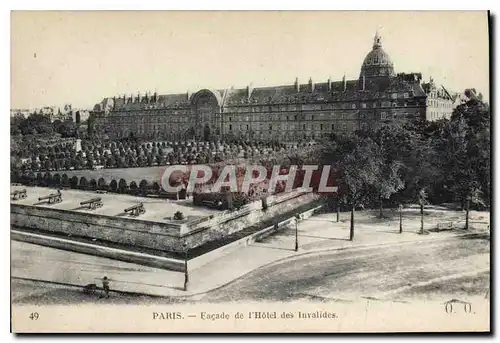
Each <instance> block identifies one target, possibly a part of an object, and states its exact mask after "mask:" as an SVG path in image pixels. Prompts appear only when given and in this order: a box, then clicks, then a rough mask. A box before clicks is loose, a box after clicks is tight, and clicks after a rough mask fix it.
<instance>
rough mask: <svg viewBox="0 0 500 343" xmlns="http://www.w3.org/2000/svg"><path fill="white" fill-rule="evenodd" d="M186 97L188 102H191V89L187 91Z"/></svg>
mask: <svg viewBox="0 0 500 343" xmlns="http://www.w3.org/2000/svg"><path fill="white" fill-rule="evenodd" d="M186 97H187V100H189V98H191V92H190V91H189V89H188V90H187V91H186Z"/></svg>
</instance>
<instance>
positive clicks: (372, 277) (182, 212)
mask: <svg viewBox="0 0 500 343" xmlns="http://www.w3.org/2000/svg"><path fill="white" fill-rule="evenodd" d="M489 23H490V17H489V13H488V12H487V11H475V12H472V11H471V12H466V11H454V12H452V11H443V12H375V11H374V12H368V11H367V12H339V11H323V12H322V11H315V12H306V11H304V12H300V11H268V12H258V11H255V12H252V11H247V12H244V11H233V12H224V11H217V12H216V11H213V12H210V11H205V12H201V11H200V12H197V11H177V12H174V11H150V12H141V11H127V12H120V11H81V12H79V11H71V12H65V11H36V12H30V11H13V12H12V13H11V110H10V135H11V136H10V151H11V155H10V240H11V245H10V247H11V316H12V328H11V330H12V332H15V333H57V332H92V333H102V332H125V333H174V332H176V333H194V332H218V333H220V332H223V333H246V332H258V333H268V332H293V333H299V332H309V333H324V332H329V333H366V332H373V333H385V332H389V333H396V332H405V333H406V332H489V331H490V284H491V270H490V267H491V265H490V256H491V251H490V230H491V227H490V210H491V204H492V201H491V199H492V189H491V168H492V166H491V126H490V124H491V113H490V101H491V96H492V95H491V94H490V82H489V80H490V69H489V65H490V61H489V55H490V51H489V46H490V44H489V28H490V25H489Z"/></svg>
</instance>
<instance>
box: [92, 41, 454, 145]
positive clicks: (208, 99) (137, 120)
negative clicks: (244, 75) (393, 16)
mask: <svg viewBox="0 0 500 343" xmlns="http://www.w3.org/2000/svg"><path fill="white" fill-rule="evenodd" d="M421 80H422V75H421V74H420V73H409V74H405V73H399V74H395V72H394V65H393V63H392V62H391V59H390V57H389V55H388V54H387V53H386V52H385V50H384V49H383V48H382V37H381V36H380V35H379V34H378V33H376V34H375V37H374V41H373V46H372V50H371V51H370V52H369V53H368V54H367V55H366V57H365V59H364V61H363V64H362V66H361V72H360V75H359V78H358V79H355V80H346V79H345V77H344V78H343V79H342V80H341V81H334V82H332V81H331V80H330V79H328V81H327V82H319V83H316V82H314V81H313V80H312V79H309V82H308V83H306V84H301V83H299V80H298V79H296V80H295V82H294V83H293V84H289V85H282V86H276V87H260V88H254V87H253V86H251V85H249V86H248V87H246V88H244V89H234V88H229V89H222V90H210V89H202V90H200V91H198V92H196V93H194V94H190V93H189V92H187V93H185V94H168V95H157V94H156V93H155V94H154V95H152V96H151V95H148V94H146V96H141V95H140V94H138V95H137V96H133V95H132V96H130V97H126V96H123V97H114V98H105V99H104V100H103V101H101V102H100V103H99V104H96V106H95V107H94V111H92V115H93V116H94V117H95V118H96V124H95V125H96V127H95V129H96V131H97V132H99V133H107V134H108V137H110V138H120V137H126V136H128V135H130V134H131V133H132V134H134V135H137V136H143V137H147V138H161V139H167V140H172V141H177V140H184V139H200V140H211V139H214V138H215V139H220V138H222V139H230V138H244V139H255V140H263V141H270V140H278V141H293V140H297V139H300V140H310V139H318V138H320V137H328V136H331V135H332V134H340V133H348V132H352V131H355V130H360V129H365V128H366V129H368V128H374V127H376V126H378V125H380V124H381V123H385V122H391V121H405V120H411V119H414V118H419V119H429V120H430V119H431V118H434V117H438V116H449V113H450V110H451V106H449V104H448V102H446V101H445V100H444V99H445V98H446V97H445V96H444V95H443V94H441V93H442V92H437V91H436V90H435V86H434V85H433V84H432V87H434V88H432V87H427V86H426V87H423V86H424V85H423V84H422V82H421ZM434 95H435V96H434ZM427 98H430V101H426V99H427ZM428 107H431V108H432V109H428ZM436 113H438V114H436ZM208 138H210V139H208Z"/></svg>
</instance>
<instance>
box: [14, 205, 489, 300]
mask: <svg viewBox="0 0 500 343" xmlns="http://www.w3.org/2000/svg"><path fill="white" fill-rule="evenodd" d="M426 213H428V214H427V215H426V217H425V228H426V229H430V228H433V227H435V226H436V223H437V222H438V221H448V220H453V221H457V220H460V219H461V218H462V217H463V215H462V213H461V212H456V211H447V210H439V209H435V210H427V211H426ZM376 214H377V212H376V211H363V212H356V217H355V235H354V240H353V241H349V240H348V238H349V218H350V213H348V212H343V213H341V215H340V222H338V223H337V222H336V221H335V219H336V214H335V213H329V214H320V215H317V216H314V217H311V218H309V219H306V220H303V221H301V222H299V224H298V239H299V251H298V252H295V251H294V246H295V227H294V226H292V227H290V228H287V229H284V230H283V231H280V232H278V233H276V234H274V235H272V236H270V237H267V238H266V239H264V240H263V241H261V242H255V243H252V244H251V245H248V246H241V248H240V249H238V250H236V251H232V252H229V253H227V254H225V255H223V256H221V257H220V258H219V259H217V260H216V261H213V262H210V263H208V264H206V265H204V266H202V267H200V268H198V269H195V270H189V284H188V290H187V291H184V290H183V285H184V274H183V273H181V272H174V271H167V270H161V269H156V268H151V267H146V266H139V265H136V264H132V263H126V262H121V261H114V260H110V259H107V258H102V257H96V256H89V255H83V254H76V253H73V252H67V251H61V250H56V249H52V248H48V247H37V251H36V252H29V251H28V250H30V249H31V250H33V249H32V247H30V245H29V244H27V243H21V242H13V243H14V244H13V245H12V250H13V258H12V259H13V260H12V276H13V277H21V278H30V279H39V280H45V281H53V282H60V283H66V284H71V285H80V286H81V285H85V284H88V283H98V284H99V280H98V279H97V278H99V277H102V276H103V275H107V276H108V278H110V279H111V280H112V282H111V288H112V290H117V291H124V292H134V293H143V294H148V295H156V296H172V297H185V296H190V297H191V296H194V297H195V298H196V296H200V297H201V296H202V295H203V294H204V293H206V292H208V291H210V290H213V289H216V288H219V287H221V286H224V285H226V284H228V283H230V282H232V281H234V280H235V279H237V278H239V277H242V276H244V275H245V274H247V273H249V272H251V271H253V270H256V269H258V268H260V267H263V266H265V265H268V264H271V263H279V261H280V260H285V259H289V258H294V257H298V256H300V255H303V254H314V253H319V252H322V251H333V250H336V249H348V248H350V249H363V248H364V247H370V246H371V247H373V246H374V245H375V246H377V245H380V246H381V248H382V246H383V245H385V244H404V243H406V244H413V243H417V242H422V243H425V241H426V240H436V239H447V238H451V237H454V236H456V235H458V234H465V233H473V232H477V231H478V230H479V231H486V230H487V225H479V224H478V225H477V228H476V227H474V224H473V229H472V230H469V231H464V230H452V231H451V230H450V231H441V232H431V233H429V234H426V235H419V234H417V231H418V230H419V228H420V217H419V214H418V209H406V210H405V211H404V215H403V230H404V232H403V233H402V234H399V216H398V214H397V213H396V212H394V211H391V210H387V211H386V214H387V215H388V217H390V218H388V219H378V218H377V217H376ZM471 217H472V222H473V223H474V222H478V223H483V222H486V221H487V222H488V223H489V213H488V212H472V213H471ZM15 250H20V253H19V254H16V253H15ZM30 253H33V254H35V255H36V256H33V258H26V256H27V255H29V254H30ZM17 255H19V256H24V260H22V259H21V258H20V259H19V260H18V259H17V257H16V256H17ZM188 269H189V267H188Z"/></svg>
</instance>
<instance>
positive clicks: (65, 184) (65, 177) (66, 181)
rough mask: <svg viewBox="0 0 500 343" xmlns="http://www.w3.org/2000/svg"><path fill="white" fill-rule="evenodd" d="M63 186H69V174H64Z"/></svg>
mask: <svg viewBox="0 0 500 343" xmlns="http://www.w3.org/2000/svg"><path fill="white" fill-rule="evenodd" d="M61 185H63V186H65V187H67V186H69V178H68V174H66V173H64V174H63V175H62V177H61Z"/></svg>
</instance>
